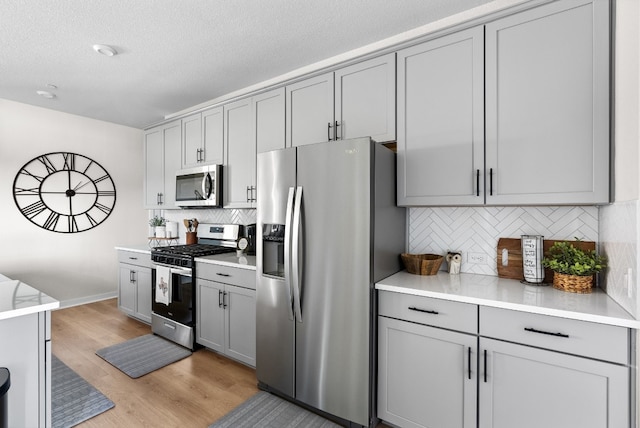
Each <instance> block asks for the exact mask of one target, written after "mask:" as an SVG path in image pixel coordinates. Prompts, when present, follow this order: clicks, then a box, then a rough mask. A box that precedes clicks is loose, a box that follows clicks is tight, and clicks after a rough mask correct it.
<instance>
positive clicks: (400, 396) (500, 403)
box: [378, 291, 633, 428]
mask: <svg viewBox="0 0 640 428" xmlns="http://www.w3.org/2000/svg"><path fill="white" fill-rule="evenodd" d="M474 313H475V317H474V316H473V315H474ZM455 330H458V331H455ZM630 337H631V334H630V331H629V329H627V328H624V327H617V326H611V325H605V324H598V323H593V322H586V321H580V320H574V319H568V318H559V317H554V316H547V315H540V314H533V313H528V312H521V311H515V310H507V309H501V308H494V307H487V306H476V305H470V304H465V303H459V302H451V301H446V300H441V299H433V298H427V297H420V296H413V295H407V294H402V293H393V292H386V291H380V292H379V316H378V417H379V418H381V419H382V420H384V421H386V422H389V423H391V424H393V425H395V426H398V427H429V428H433V427H474V426H476V421H477V423H478V426H479V428H513V427H518V428H540V427H562V428H573V427H576V428H577V427H580V428H584V427H586V428H602V427H609V428H618V427H621V428H630V427H631V426H633V425H632V415H631V405H630V403H631V397H632V396H633V394H632V389H631V386H630V385H632V379H633V376H632V369H631V353H632V352H631V348H632V341H631V339H630ZM476 393H477V395H476Z"/></svg>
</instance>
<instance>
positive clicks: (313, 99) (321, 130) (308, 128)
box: [286, 73, 333, 147]
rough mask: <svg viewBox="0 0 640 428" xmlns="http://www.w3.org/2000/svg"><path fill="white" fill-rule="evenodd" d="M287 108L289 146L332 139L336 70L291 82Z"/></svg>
mask: <svg viewBox="0 0 640 428" xmlns="http://www.w3.org/2000/svg"><path fill="white" fill-rule="evenodd" d="M286 109H287V116H286V126H287V128H286V139H287V147H295V146H303V145H305V144H314V143H322V142H324V141H328V140H329V139H333V137H332V133H333V130H332V128H333V73H327V74H323V75H321V76H316V77H312V78H310V79H306V80H303V81H301V82H298V83H295V84H293V85H288V86H287V87H286ZM330 127H331V129H330Z"/></svg>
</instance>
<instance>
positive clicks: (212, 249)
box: [151, 244, 235, 257]
mask: <svg viewBox="0 0 640 428" xmlns="http://www.w3.org/2000/svg"><path fill="white" fill-rule="evenodd" d="M232 251H235V249H234V248H230V247H223V246H221V245H207V244H191V245H171V246H167V247H156V248H154V249H153V250H152V251H151V252H152V253H162V254H172V255H182V256H189V257H204V256H211V255H213V254H222V253H229V252H232Z"/></svg>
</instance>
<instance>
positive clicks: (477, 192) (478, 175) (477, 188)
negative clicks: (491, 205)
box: [476, 169, 480, 196]
mask: <svg viewBox="0 0 640 428" xmlns="http://www.w3.org/2000/svg"><path fill="white" fill-rule="evenodd" d="M476 196H480V170H479V169H476Z"/></svg>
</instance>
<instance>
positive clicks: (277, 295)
mask: <svg viewBox="0 0 640 428" xmlns="http://www.w3.org/2000/svg"><path fill="white" fill-rule="evenodd" d="M258 183H259V186H258V209H257V220H258V222H257V232H258V237H257V256H256V275H257V289H256V292H257V308H256V321H257V323H256V332H257V342H256V353H257V355H256V357H257V359H256V370H257V377H258V381H259V385H260V387H261V388H263V389H266V390H270V391H273V392H276V393H278V394H280V395H284V396H286V397H289V398H291V399H293V400H295V401H297V402H300V403H304V404H306V405H308V406H311V407H313V408H315V409H318V410H320V411H321V412H325V413H328V414H330V415H333V416H334V417H336V418H338V419H340V420H341V421H345V422H349V424H351V425H354V424H357V425H361V426H371V425H373V424H374V423H375V421H374V419H375V416H374V415H375V401H374V395H375V394H374V391H375V372H374V367H375V364H376V363H375V355H376V353H375V346H376V334H375V333H376V328H375V325H376V324H375V312H376V298H375V296H376V294H375V290H374V283H375V282H376V281H378V280H381V279H383V278H385V277H387V276H389V275H391V274H393V273H395V272H397V271H399V270H401V269H402V267H401V263H400V256H399V255H400V253H402V252H403V251H404V248H405V238H404V236H405V210H404V209H403V208H398V207H396V199H395V188H396V187H395V186H396V184H395V183H396V179H395V155H394V153H393V152H392V151H390V150H389V149H387V148H386V147H384V146H382V145H379V144H376V143H374V142H372V141H371V140H370V139H369V138H360V139H353V140H342V141H340V142H337V143H322V144H314V145H307V146H301V147H297V148H291V149H284V150H276V151H272V152H267V153H262V154H259V155H258Z"/></svg>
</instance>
